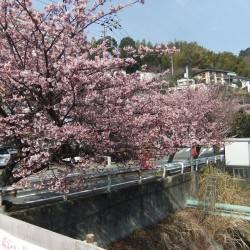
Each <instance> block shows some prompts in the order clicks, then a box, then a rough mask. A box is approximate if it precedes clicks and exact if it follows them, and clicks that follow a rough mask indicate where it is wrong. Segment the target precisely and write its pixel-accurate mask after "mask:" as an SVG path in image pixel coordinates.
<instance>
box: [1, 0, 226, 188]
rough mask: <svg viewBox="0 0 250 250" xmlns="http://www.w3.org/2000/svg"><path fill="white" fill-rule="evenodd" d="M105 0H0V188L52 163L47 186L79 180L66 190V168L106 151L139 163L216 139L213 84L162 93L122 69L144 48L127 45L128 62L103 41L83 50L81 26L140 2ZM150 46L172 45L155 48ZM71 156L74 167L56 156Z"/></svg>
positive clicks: (218, 118) (218, 114)
mask: <svg viewBox="0 0 250 250" xmlns="http://www.w3.org/2000/svg"><path fill="white" fill-rule="evenodd" d="M106 2H107V1H105V0H98V1H95V2H93V1H89V0H64V1H62V2H60V3H58V5H56V4H54V3H53V2H52V3H50V4H49V5H48V6H46V7H45V11H43V12H39V11H38V10H35V9H33V8H32V2H31V1H30V0H15V1H13V0H2V1H1V3H0V8H1V10H0V36H1V39H0V89H1V93H2V94H1V103H0V138H1V140H2V141H3V142H6V141H11V142H13V143H14V144H15V147H16V148H17V150H18V154H17V156H16V157H13V158H12V159H11V161H10V162H9V164H8V166H7V167H6V168H5V169H4V171H3V172H2V175H1V177H0V185H1V186H4V185H10V184H12V183H14V182H17V181H18V180H20V179H22V178H23V177H26V176H29V175H31V174H35V173H37V174H39V175H40V176H41V178H43V173H44V171H45V170H46V169H47V168H48V167H50V166H51V165H53V166H57V167H58V168H60V170H61V172H60V173H61V174H60V175H58V176H57V178H55V179H54V180H50V185H51V187H52V189H56V188H58V189H61V190H63V192H66V191H67V190H68V189H69V188H72V187H73V188H77V187H78V188H79V187H80V186H81V181H82V180H81V178H80V177H76V178H75V180H74V181H73V182H69V183H67V186H65V181H64V177H65V176H66V175H67V174H68V173H69V172H70V171H72V169H73V168H78V170H79V171H80V170H81V169H85V168H88V167H91V166H93V165H94V164H97V163H98V164H103V159H104V157H105V156H110V155H112V156H113V157H114V158H115V159H117V160H118V161H121V160H124V161H126V160H128V159H129V160H132V159H133V160H138V161H140V159H141V158H142V157H143V156H144V155H150V157H155V156H157V155H163V154H167V153H172V152H174V151H175V150H177V149H178V148H180V147H183V146H186V145H196V144H203V145H204V144H214V143H217V142H218V141H221V140H222V139H223V137H224V135H225V132H226V131H227V129H228V125H227V123H226V122H225V121H226V117H227V116H228V114H229V111H228V105H226V103H225V102H223V101H222V100H220V99H219V98H218V92H217V90H216V89H215V88H213V89H199V88H197V89H192V90H191V89H187V90H183V91H181V92H173V93H167V94H161V93H160V91H159V89H160V86H161V85H162V82H160V81H159V80H157V79H153V80H150V81H146V80H142V79H141V78H140V72H136V73H133V74H125V73H124V72H123V71H122V69H123V68H125V67H127V66H129V65H133V64H134V63H135V60H134V59H133V56H136V57H138V56H143V55H144V54H145V53H151V50H150V49H149V48H146V47H143V46H141V47H140V49H139V50H138V51H133V49H131V48H127V53H130V54H131V58H125V59H122V58H119V53H118V52H117V51H113V52H112V53H110V52H109V48H108V47H107V46H106V43H105V41H104V42H103V43H102V44H100V45H98V46H97V47H93V46H92V44H91V42H90V41H89V40H88V27H89V26H90V25H92V24H93V23H96V22H97V21H99V22H101V21H102V20H103V18H105V17H107V16H109V15H112V14H113V13H115V12H117V11H120V10H121V9H123V8H125V7H128V6H130V5H132V4H135V3H144V1H134V2H132V3H131V2H128V3H123V4H122V3H120V4H118V5H111V4H110V6H109V7H110V8H109V9H108V8H104V7H103V6H105V5H107V3H106ZM110 2H112V1H110ZM108 4H109V3H108ZM104 10H106V11H104ZM157 51H158V53H159V54H171V53H175V52H176V51H177V50H176V49H175V48H168V47H167V46H158V47H157ZM76 155H80V156H81V157H82V159H83V162H82V163H80V164H77V165H74V164H71V163H68V162H65V161H63V159H64V158H65V157H72V156H76ZM17 164H18V171H13V169H14V167H15V166H16V165H17Z"/></svg>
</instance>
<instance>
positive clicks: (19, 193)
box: [0, 155, 224, 206]
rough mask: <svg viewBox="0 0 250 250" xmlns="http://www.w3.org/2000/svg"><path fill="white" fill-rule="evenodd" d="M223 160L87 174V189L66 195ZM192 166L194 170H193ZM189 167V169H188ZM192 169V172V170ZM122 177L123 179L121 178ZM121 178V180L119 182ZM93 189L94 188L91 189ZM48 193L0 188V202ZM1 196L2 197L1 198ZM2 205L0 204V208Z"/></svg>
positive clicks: (107, 189)
mask: <svg viewBox="0 0 250 250" xmlns="http://www.w3.org/2000/svg"><path fill="white" fill-rule="evenodd" d="M223 158H224V156H223V155H218V156H212V157H206V158H201V159H195V160H193V162H192V163H191V162H185V163H184V162H175V163H167V164H163V165H159V166H157V167H156V168H154V169H140V168H139V167H138V166H133V167H134V168H129V169H123V170H121V169H109V171H107V172H102V173H95V174H93V173H88V174H85V175H84V177H85V176H86V183H87V185H88V186H87V188H86V189H85V190H83V191H75V192H72V193H69V194H67V196H68V197H71V196H72V195H73V196H74V195H77V194H86V193H89V192H92V191H95V190H99V191H103V192H111V191H112V188H114V187H116V188H119V187H121V186H124V185H138V184H142V183H143V182H144V181H146V180H149V179H158V178H163V179H164V178H166V177H167V176H168V175H169V173H170V174H171V175H174V174H183V173H184V172H186V171H193V170H194V171H198V169H199V165H204V164H208V163H209V162H216V161H218V160H220V161H222V160H223ZM193 166H194V168H193ZM190 167H191V168H190ZM192 169H193V170H192ZM161 171H162V174H161V175H157V173H161ZM72 175H73V174H71V175H69V178H72V177H73V176H72ZM123 176H124V177H123ZM121 177H123V178H122V180H121ZM93 187H95V188H93ZM48 193H52V192H51V191H49V190H48V189H47V188H44V189H41V190H38V189H17V188H16V187H9V186H8V187H2V188H0V201H1V200H3V199H5V200H6V199H7V200H8V199H12V200H14V199H15V198H14V196H16V197H17V198H18V197H30V196H36V195H38V194H39V195H40V196H42V195H46V194H48ZM1 195H2V197H1ZM58 196H59V195H58V194H57V196H55V197H54V198H53V197H48V198H47V199H48V200H53V199H58ZM61 196H62V198H63V199H66V198H67V197H66V196H65V195H61ZM1 205H2V204H1V203H0V206H1Z"/></svg>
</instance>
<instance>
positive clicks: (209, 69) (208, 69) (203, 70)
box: [193, 68, 232, 76]
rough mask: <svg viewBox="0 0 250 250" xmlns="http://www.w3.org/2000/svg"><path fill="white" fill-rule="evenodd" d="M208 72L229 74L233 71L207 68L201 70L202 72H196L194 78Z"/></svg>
mask: <svg viewBox="0 0 250 250" xmlns="http://www.w3.org/2000/svg"><path fill="white" fill-rule="evenodd" d="M206 71H216V72H221V73H229V72H232V71H228V70H223V69H214V68H206V69H201V70H199V71H196V72H195V73H193V76H194V75H198V74H200V73H203V72H206Z"/></svg>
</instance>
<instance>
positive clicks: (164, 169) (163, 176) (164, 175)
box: [162, 166, 166, 178]
mask: <svg viewBox="0 0 250 250" xmlns="http://www.w3.org/2000/svg"><path fill="white" fill-rule="evenodd" d="M162 168H163V173H162V178H165V177H166V167H165V166H162Z"/></svg>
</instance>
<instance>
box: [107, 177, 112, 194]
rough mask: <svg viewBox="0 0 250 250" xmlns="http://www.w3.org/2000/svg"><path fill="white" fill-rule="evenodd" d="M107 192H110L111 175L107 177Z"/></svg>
mask: <svg viewBox="0 0 250 250" xmlns="http://www.w3.org/2000/svg"><path fill="white" fill-rule="evenodd" d="M107 191H108V192H110V191H111V175H110V174H109V175H108V186H107Z"/></svg>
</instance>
